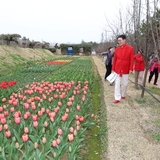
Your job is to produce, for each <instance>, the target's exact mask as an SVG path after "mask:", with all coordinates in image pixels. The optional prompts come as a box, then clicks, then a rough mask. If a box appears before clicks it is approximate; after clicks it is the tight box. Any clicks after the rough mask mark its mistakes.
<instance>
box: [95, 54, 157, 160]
mask: <svg viewBox="0 0 160 160" xmlns="http://www.w3.org/2000/svg"><path fill="white" fill-rule="evenodd" d="M92 58H93V61H94V63H95V65H96V66H97V70H98V72H99V75H100V76H101V78H102V85H103V89H104V101H105V104H106V108H107V127H108V132H107V134H108V145H107V147H106V154H105V155H104V156H105V159H106V160H160V143H159V142H158V141H156V139H154V138H153V137H154V136H155V135H160V125H159V126H157V125H156V122H157V123H160V118H159V114H160V112H159V107H160V103H158V102H157V101H156V100H154V99H153V98H152V97H151V96H150V95H148V94H147V93H145V96H144V98H141V89H135V88H134V84H133V83H131V81H129V84H128V88H127V95H126V99H125V100H121V101H120V102H119V103H117V104H114V103H113V101H114V95H113V94H114V85H113V86H110V85H109V82H107V81H104V74H105V72H106V69H105V66H104V61H103V59H101V58H99V57H98V56H92ZM130 78H132V79H133V78H134V75H131V77H130ZM159 81H160V80H159ZM159 84H160V83H159ZM147 85H151V84H147ZM159 86H160V85H159ZM158 98H159V99H160V97H158ZM157 111H158V112H159V113H157Z"/></svg>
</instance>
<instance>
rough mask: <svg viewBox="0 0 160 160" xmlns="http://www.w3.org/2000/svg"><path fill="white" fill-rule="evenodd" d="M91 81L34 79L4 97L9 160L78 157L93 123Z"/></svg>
mask: <svg viewBox="0 0 160 160" xmlns="http://www.w3.org/2000/svg"><path fill="white" fill-rule="evenodd" d="M88 88H89V84H88V82H87V81H86V82H84V83H81V82H80V81H79V82H78V83H75V82H74V81H71V82H54V83H50V82H33V83H32V84H30V85H26V86H25V88H24V89H22V88H20V89H19V91H18V93H12V95H10V97H8V98H7V97H4V98H3V99H2V102H3V103H2V105H1V106H0V132H1V135H0V144H1V146H0V152H1V155H2V156H1V157H3V158H4V157H6V159H12V157H14V159H15V160H16V159H27V160H29V159H33V158H35V157H36V159H41V160H43V159H53V157H57V158H60V157H62V156H63V155H64V154H65V153H66V152H67V154H68V159H70V160H72V159H76V154H77V152H78V150H79V148H80V146H81V141H83V133H84V131H85V130H86V128H87V126H89V125H91V121H90V119H91V118H90V117H92V116H93V115H90V114H89V113H88V114H87V110H89V107H90V104H89V102H88V97H87V92H88Z"/></svg>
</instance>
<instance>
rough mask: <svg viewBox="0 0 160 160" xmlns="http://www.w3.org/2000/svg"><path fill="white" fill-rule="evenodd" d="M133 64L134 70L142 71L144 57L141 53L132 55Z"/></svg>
mask: <svg viewBox="0 0 160 160" xmlns="http://www.w3.org/2000/svg"><path fill="white" fill-rule="evenodd" d="M134 64H135V66H134V70H135V71H144V59H143V57H142V55H141V54H139V53H138V54H136V55H134Z"/></svg>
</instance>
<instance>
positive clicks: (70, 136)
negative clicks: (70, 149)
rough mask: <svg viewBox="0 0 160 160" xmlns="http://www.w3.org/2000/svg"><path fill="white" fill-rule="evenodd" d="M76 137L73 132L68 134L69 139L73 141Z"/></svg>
mask: <svg viewBox="0 0 160 160" xmlns="http://www.w3.org/2000/svg"><path fill="white" fill-rule="evenodd" d="M73 139H74V135H73V134H71V133H70V134H68V140H69V141H70V142H71V141H73Z"/></svg>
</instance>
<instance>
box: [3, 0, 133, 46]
mask: <svg viewBox="0 0 160 160" xmlns="http://www.w3.org/2000/svg"><path fill="white" fill-rule="evenodd" d="M130 3H131V0H0V4H1V9H0V17H1V18H0V22H1V23H0V34H13V33H17V34H20V35H21V36H22V37H24V36H25V37H26V38H29V39H30V40H34V41H40V42H41V41H42V40H43V41H46V42H49V43H55V42H56V43H68V42H70V43H81V41H82V40H84V41H85V42H90V41H92V42H100V40H101V33H103V32H104V30H105V28H106V18H105V16H107V19H109V20H110V21H111V20H112V19H114V18H115V16H116V15H117V14H118V10H119V8H120V4H121V6H122V7H121V8H122V9H125V8H126V7H127V6H129V5H130Z"/></svg>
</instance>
